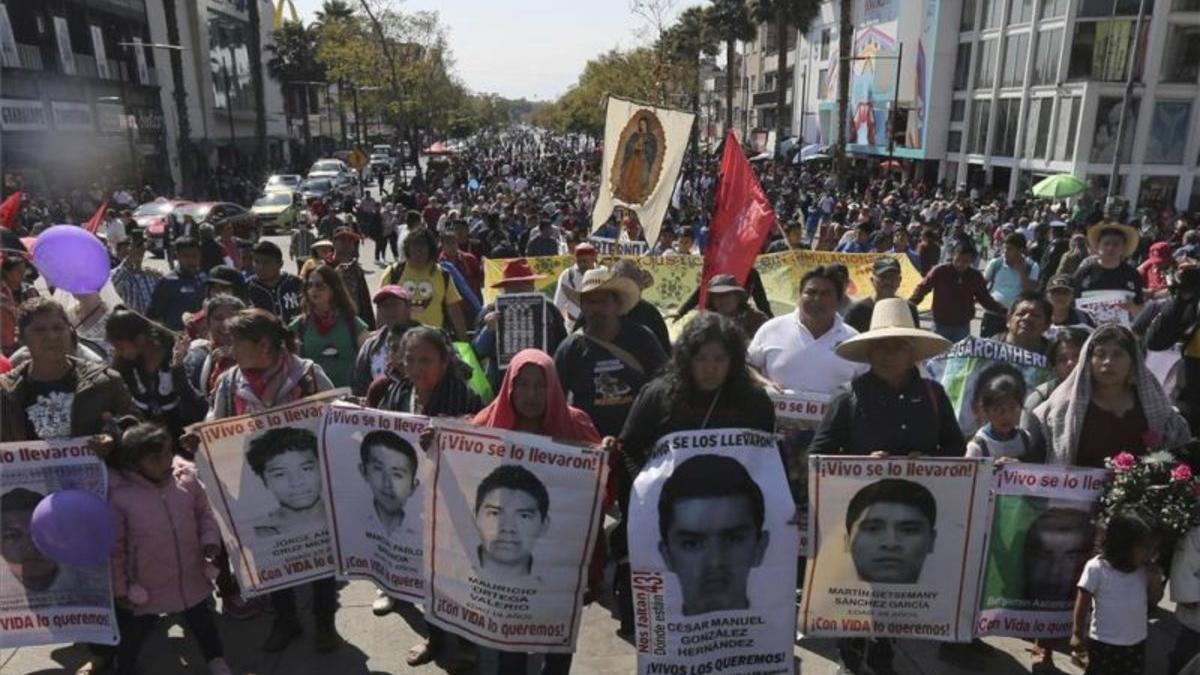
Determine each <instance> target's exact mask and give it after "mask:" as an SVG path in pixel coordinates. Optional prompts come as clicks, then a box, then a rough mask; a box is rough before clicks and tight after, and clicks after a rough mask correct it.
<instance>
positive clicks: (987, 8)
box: [983, 0, 1005, 28]
mask: <svg viewBox="0 0 1200 675" xmlns="http://www.w3.org/2000/svg"><path fill="white" fill-rule="evenodd" d="M1004 3H1005V0H983V27H984V28H999V27H1000V23H1001V22H1002V21H1003V20H1004Z"/></svg>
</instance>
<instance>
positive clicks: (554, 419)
mask: <svg viewBox="0 0 1200 675" xmlns="http://www.w3.org/2000/svg"><path fill="white" fill-rule="evenodd" d="M472 423H473V424H475V425H476V426H481V427H492V428H496V429H509V430H511V431H521V432H525V433H530V434H539V435H542V436H549V437H551V438H553V439H555V440H561V441H568V442H571V443H587V444H592V445H597V444H599V443H600V433H599V432H598V431H596V427H595V425H593V424H592V418H590V417H588V414H587V413H585V412H584V411H582V410H580V409H579V408H575V407H572V406H569V405H567V395H566V394H565V393H564V392H563V388H562V385H561V384H560V383H559V381H558V372H557V371H555V369H554V359H551V358H550V356H549V355H548V354H546V353H545V352H543V351H540V350H537V349H525V350H522V351H520V352H518V353H517V354H516V356H514V357H513V360H512V361H511V362H510V363H509V365H508V369H507V370H506V371H505V372H504V380H503V382H501V384H500V391H499V393H498V394H497V395H496V398H495V400H493V401H492V402H491V404H489V405H488V407H486V408H484V409H483V410H481V411H480V412H479V414H477V415H475V419H474V420H472ZM600 550H601V549H599V548H597V549H596V551H597V553H599V551H600ZM599 557H600V556H594V559H597V558H599ZM593 567H595V566H594V565H593ZM600 569H603V565H601V566H600ZM593 578H594V577H593ZM527 660H528V655H526V654H524V653H522V652H500V653H499V656H498V662H497V666H496V668H497V670H496V672H498V673H525V672H527V664H526V661H527ZM570 671H571V654H546V656H545V665H544V666H543V668H542V670H541V673H542V675H565V674H566V673H569V672H570Z"/></svg>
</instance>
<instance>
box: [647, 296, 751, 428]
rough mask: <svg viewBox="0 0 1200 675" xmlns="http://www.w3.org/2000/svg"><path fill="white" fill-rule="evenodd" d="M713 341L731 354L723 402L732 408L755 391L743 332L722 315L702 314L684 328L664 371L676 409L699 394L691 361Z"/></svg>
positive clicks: (723, 390) (724, 385)
mask: <svg viewBox="0 0 1200 675" xmlns="http://www.w3.org/2000/svg"><path fill="white" fill-rule="evenodd" d="M710 342H715V343H717V344H719V345H721V347H722V348H723V349H724V350H725V353H726V354H728V355H729V375H728V376H726V379H725V383H724V384H723V385H722V387H721V389H722V394H721V396H722V398H723V401H722V403H723V404H725V405H729V404H731V403H735V402H737V401H739V400H742V399H743V398H744V396H743V395H744V394H745V392H747V391H749V390H750V389H751V388H753V386H754V385H753V382H752V380H751V379H750V371H748V370H747V369H746V336H745V335H743V334H742V329H741V328H738V326H737V324H736V323H734V322H733V321H732V320H730V319H729V318H727V317H725V316H723V315H721V314H717V313H716V312H703V313H701V314H698V315H697V316H696V318H694V319H692V320H691V321H689V322H688V324H687V325H686V326H684V327H683V332H682V333H680V334H679V339H678V340H676V341H675V346H674V347H673V348H672V349H671V358H670V360H669V361H667V365H666V366H665V368H664V370H663V378H664V379H665V380H666V382H667V386H668V388H669V389H670V392H671V399H672V406H673V407H675V406H679V405H683V404H686V403H687V402H688V401H690V400H693V399H695V398H696V396H695V395H696V394H698V393H699V391H698V388H697V387H696V383H695V382H693V381H692V359H694V358H695V357H696V354H697V353H699V352H700V348H701V347H703V346H704V345H706V344H708V343H710Z"/></svg>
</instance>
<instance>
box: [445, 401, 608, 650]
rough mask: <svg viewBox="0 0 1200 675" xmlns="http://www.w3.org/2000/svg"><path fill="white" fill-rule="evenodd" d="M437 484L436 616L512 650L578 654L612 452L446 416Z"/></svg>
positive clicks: (456, 628)
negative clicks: (589, 578)
mask: <svg viewBox="0 0 1200 675" xmlns="http://www.w3.org/2000/svg"><path fill="white" fill-rule="evenodd" d="M434 425H435V428H436V429H437V435H436V442H435V444H434V446H435V447H434V455H435V459H434V467H433V475H432V477H431V478H430V479H429V489H428V491H427V492H426V501H425V512H426V524H427V527H426V528H425V578H426V579H427V588H426V593H425V596H426V601H425V619H426V621H429V622H431V623H433V624H435V625H437V626H440V627H442V628H445V629H446V630H449V631H452V632H454V633H457V634H459V635H462V636H464V637H466V638H467V639H469V640H471V641H472V642H474V643H476V644H479V645H483V646H485V647H490V648H492V649H500V650H505V651H524V652H563V653H565V652H571V651H574V649H575V640H576V637H577V636H578V633H579V621H580V619H581V617H582V609H583V592H584V589H585V587H586V585H587V571H588V564H589V563H590V561H591V556H592V546H593V544H594V543H595V541H596V537H597V536H598V532H599V530H600V527H601V524H602V523H601V519H602V516H603V513H602V502H603V498H604V484H605V475H606V473H607V471H606V470H607V462H606V455H605V452H604V451H603V450H600V449H598V448H592V447H584V446H578V445H569V444H565V443H560V442H556V441H554V440H551V439H550V438H548V437H546V436H538V435H533V434H523V433H517V432H513V431H505V430H501V429H492V428H487V427H476V426H471V425H469V424H466V423H463V422H455V421H450V420H445V419H438V420H435V422H434Z"/></svg>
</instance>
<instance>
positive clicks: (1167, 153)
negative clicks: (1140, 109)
mask: <svg viewBox="0 0 1200 675" xmlns="http://www.w3.org/2000/svg"><path fill="white" fill-rule="evenodd" d="M1191 116H1192V104H1191V103H1190V102H1188V101H1158V102H1156V103H1155V104H1154V114H1153V117H1151V118H1150V143H1149V145H1148V146H1147V147H1146V163H1147V164H1180V163H1182V162H1183V148H1184V146H1185V145H1187V137H1188V121H1189V119H1190V118H1191ZM1126 133H1129V131H1128V130H1126Z"/></svg>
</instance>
